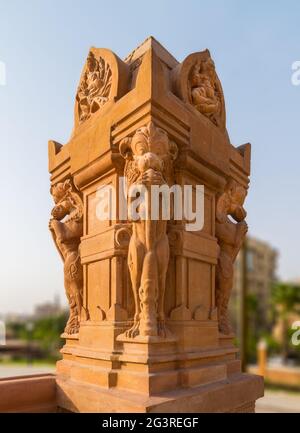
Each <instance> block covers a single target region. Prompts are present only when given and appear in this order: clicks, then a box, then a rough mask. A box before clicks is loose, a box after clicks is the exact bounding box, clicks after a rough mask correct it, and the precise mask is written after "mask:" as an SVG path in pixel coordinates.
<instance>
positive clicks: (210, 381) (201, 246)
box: [49, 38, 263, 412]
mask: <svg viewBox="0 0 300 433" xmlns="http://www.w3.org/2000/svg"><path fill="white" fill-rule="evenodd" d="M49 170H50V173H51V183H52V193H53V197H54V199H55V207H54V209H53V211H52V218H51V222H50V229H51V231H52V233H53V237H54V240H55V243H56V246H57V248H58V250H59V252H60V254H61V255H62V259H63V261H64V263H65V267H64V272H65V286H66V292H67V296H68V299H69V301H70V310H71V317H70V321H69V322H68V325H67V326H66V330H65V333H64V334H63V336H62V337H63V338H65V340H66V343H65V345H64V347H63V349H62V360H61V361H59V362H58V363H57V390H58V392H57V395H58V405H59V406H60V407H61V408H63V409H67V410H71V411H80V412H84V411H86V412H88V411H95V412H126V411H128V412H211V411H212V412H232V411H236V412H241V411H243V412H246V411H253V410H254V404H255V400H256V399H257V398H259V397H261V396H262V395H263V380H262V378H260V377H259V376H253V375H248V374H242V373H241V368H240V361H239V359H238V349H237V348H236V347H235V346H234V344H233V335H232V333H231V329H230V324H229V322H228V318H227V305H228V301H229V297H230V290H231V286H232V273H233V263H234V260H235V257H236V255H237V253H238V251H239V248H240V247H241V244H242V241H243V238H244V236H245V233H246V231H247V225H246V223H245V221H244V219H245V216H246V212H245V210H244V208H243V203H244V200H245V196H246V191H247V188H248V183H249V174H250V145H249V144H246V145H243V146H240V147H238V148H235V147H233V146H232V145H231V143H230V141H229V138H228V134H227V132H226V124H225V103H224V97H223V92H222V88H221V84H220V82H219V79H218V77H217V75H216V72H215V67H214V63H213V61H212V60H211V57H210V54H209V52H208V51H204V52H200V53H195V54H191V55H190V56H188V57H187V58H186V59H185V60H184V61H183V62H182V63H179V62H178V61H177V60H176V59H174V58H173V56H172V55H171V54H170V53H168V52H167V51H166V50H165V49H164V48H163V47H162V46H161V45H160V44H159V43H158V42H157V41H155V40H154V39H153V38H149V39H147V40H146V41H145V42H144V43H143V44H142V45H141V46H139V47H138V48H137V49H136V50H135V51H133V52H132V53H131V54H130V55H129V56H128V57H127V58H126V59H125V60H124V61H122V60H120V59H119V58H118V57H117V56H116V55H115V54H113V53H112V52H111V51H109V50H106V49H96V48H92V49H91V51H90V53H89V55H88V59H87V62H86V65H85V66H84V69H83V72H82V75H81V79H80V84H79V88H78V92H77V95H76V103H75V126H74V130H73V133H72V136H71V138H70V140H69V142H68V143H66V144H65V145H64V146H61V145H59V144H58V143H56V142H53V141H50V142H49ZM123 178H125V179H126V186H127V189H126V191H125V194H123V193H122V179H123ZM174 184H176V185H178V186H181V187H182V188H183V187H184V186H185V185H191V186H192V187H193V189H192V191H193V194H192V195H193V198H194V201H195V199H196V192H197V188H196V187H197V185H204V220H203V227H201V229H199V230H197V231H190V230H187V223H188V222H187V221H185V220H184V218H182V219H181V220H179V219H175V218H174V215H173V212H172V214H170V217H169V220H168V221H166V220H165V219H163V218H161V215H160V214H159V218H158V219H157V220H154V221H152V220H151V219H150V218H146V219H145V220H142V219H138V220H136V219H135V218H133V216H132V214H131V213H130V212H129V213H128V212H125V213H124V212H123V211H122V209H121V208H122V203H123V204H124V202H125V203H127V204H128V203H129V204H130V201H131V198H130V194H129V192H128V191H129V190H130V188H136V187H141V186H143V187H144V188H145V190H146V191H148V190H150V189H151V187H152V186H153V185H156V186H157V187H163V186H172V185H174ZM112 187H113V188H112ZM110 191H111V194H113V193H112V191H116V214H114V212H113V213H112V214H111V215H108V217H107V218H103V213H105V212H106V211H107V209H104V208H103V207H101V206H102V205H101V203H103V201H102V202H101V200H102V199H103V197H104V195H105V194H108V195H109V194H110ZM101 197H102V198H101ZM120 197H121V198H120ZM122 197H123V198H122ZM119 198H120V200H121V201H120V200H119ZM122 200H123V202H122ZM147 200H148V202H147ZM147 200H146V204H147V203H148V204H149V203H150V198H149V197H148V199H147ZM110 202H111V203H114V198H113V197H110ZM125 208H126V207H125ZM150 208H151V205H150V207H149V208H148V207H147V206H145V213H146V216H147V215H148V213H149V212H150V210H149V209H150ZM139 210H141V207H140V208H139ZM148 216H149V215H148ZM229 216H231V218H229ZM78 257H80V260H78Z"/></svg>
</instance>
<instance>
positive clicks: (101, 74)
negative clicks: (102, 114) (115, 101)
mask: <svg viewBox="0 0 300 433" xmlns="http://www.w3.org/2000/svg"><path fill="white" fill-rule="evenodd" d="M111 85H112V71H111V68H110V66H109V65H108V64H107V63H106V62H105V60H104V59H103V58H102V57H100V58H99V60H98V59H96V57H95V55H94V54H93V53H92V52H91V51H90V53H89V55H88V58H87V64H86V70H85V72H84V74H83V77H82V79H81V82H80V84H79V87H78V91H77V95H76V100H77V102H78V116H79V123H82V122H84V121H85V120H87V119H88V118H89V117H90V116H91V115H92V114H93V113H95V112H96V111H98V110H99V108H101V107H102V106H103V105H104V104H105V103H106V102H107V101H108V99H109V95H110V90H111Z"/></svg>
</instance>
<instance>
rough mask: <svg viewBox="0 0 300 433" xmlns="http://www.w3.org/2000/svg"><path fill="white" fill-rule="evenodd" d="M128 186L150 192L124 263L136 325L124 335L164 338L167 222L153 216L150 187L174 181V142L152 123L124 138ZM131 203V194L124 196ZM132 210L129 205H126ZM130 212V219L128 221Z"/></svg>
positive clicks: (135, 226)
mask: <svg viewBox="0 0 300 433" xmlns="http://www.w3.org/2000/svg"><path fill="white" fill-rule="evenodd" d="M120 153H121V155H122V156H123V157H124V158H125V159H126V163H125V170H124V175H125V177H126V180H127V186H128V188H130V187H132V186H133V185H143V186H144V187H146V188H147V191H148V192H149V195H148V198H147V200H149V203H148V206H146V208H147V211H146V212H148V213H147V215H146V218H145V219H138V220H134V221H132V236H131V238H130V242H129V249H128V266H129V270H130V277H131V283H132V289H133V295H134V301H135V315H134V324H133V326H132V328H131V329H129V330H128V331H127V332H126V337H128V338H134V337H136V336H141V337H150V338H151V337H163V338H164V337H166V336H167V330H166V328H165V314H164V295H165V284H166V273H167V269H168V264H169V240H168V236H167V221H166V220H163V219H158V220H151V215H150V212H151V205H150V202H151V186H152V185H159V186H161V185H166V184H170V183H171V182H172V174H173V173H172V171H173V161H174V159H175V158H176V156H177V146H176V144H175V143H173V142H172V141H170V140H169V137H168V134H167V133H166V132H165V131H164V130H162V129H160V128H157V127H156V126H155V125H154V124H153V123H152V122H150V123H149V124H148V125H147V126H144V127H142V128H140V129H138V130H137V131H136V133H135V134H134V136H133V137H128V138H125V139H124V140H122V142H121V144H120ZM128 200H129V201H130V198H129V199H128ZM129 208H130V203H129ZM130 218H131V217H130V215H129V220H130Z"/></svg>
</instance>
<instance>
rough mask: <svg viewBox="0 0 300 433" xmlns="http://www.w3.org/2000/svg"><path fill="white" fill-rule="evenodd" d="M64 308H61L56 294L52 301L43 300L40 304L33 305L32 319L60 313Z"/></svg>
mask: <svg viewBox="0 0 300 433" xmlns="http://www.w3.org/2000/svg"><path fill="white" fill-rule="evenodd" d="M62 311H64V309H63V308H62V306H61V304H60V300H59V297H58V296H55V297H54V301H53V302H51V301H48V302H44V303H42V304H38V305H36V306H35V307H34V312H33V316H32V318H33V319H34V320H36V319H42V318H44V317H50V316H56V315H58V314H60V313H62Z"/></svg>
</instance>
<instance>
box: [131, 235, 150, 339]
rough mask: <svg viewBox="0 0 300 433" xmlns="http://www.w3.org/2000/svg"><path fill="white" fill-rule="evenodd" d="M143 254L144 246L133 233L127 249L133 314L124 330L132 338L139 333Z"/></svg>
mask: <svg viewBox="0 0 300 433" xmlns="http://www.w3.org/2000/svg"><path fill="white" fill-rule="evenodd" d="M144 256H145V249H144V246H143V245H142V244H141V243H140V242H139V241H138V239H137V238H136V237H135V236H134V235H133V236H132V237H131V239H130V243H129V249H128V267H129V272H130V279H131V285H132V291H133V297H134V305H135V314H134V323H133V326H132V327H131V328H130V329H129V330H128V331H126V336H127V337H129V338H133V337H135V336H136V335H138V333H139V323H140V313H141V306H140V299H139V288H140V284H141V275H142V269H143V261H144Z"/></svg>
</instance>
